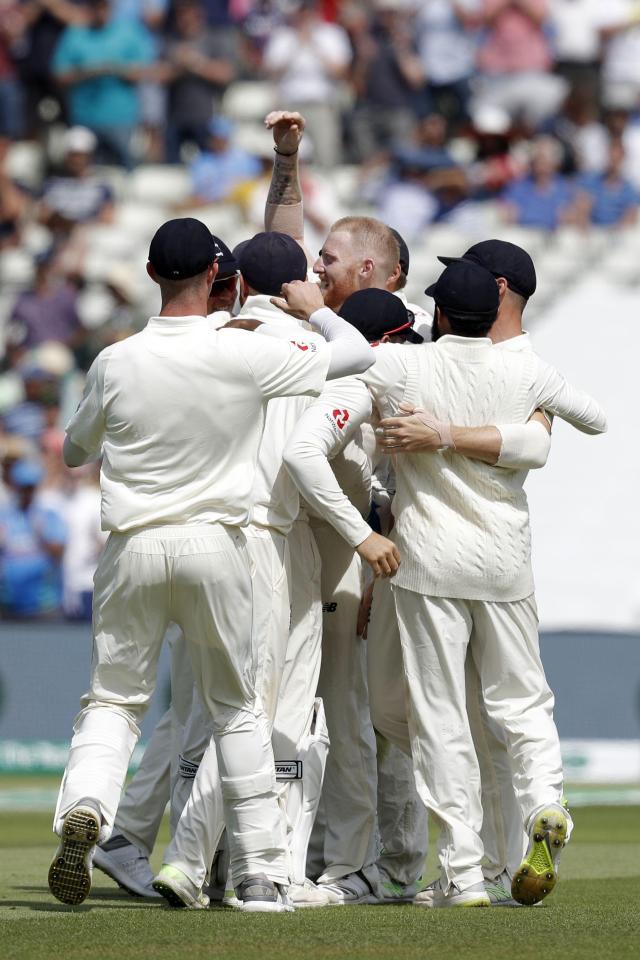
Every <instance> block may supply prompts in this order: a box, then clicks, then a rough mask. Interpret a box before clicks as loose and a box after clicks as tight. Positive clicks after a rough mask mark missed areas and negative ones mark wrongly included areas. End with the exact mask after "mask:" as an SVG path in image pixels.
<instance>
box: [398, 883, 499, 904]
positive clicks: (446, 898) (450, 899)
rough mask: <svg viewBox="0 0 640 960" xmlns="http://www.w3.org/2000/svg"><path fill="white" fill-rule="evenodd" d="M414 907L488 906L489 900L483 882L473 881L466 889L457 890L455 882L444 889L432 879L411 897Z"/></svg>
mask: <svg viewBox="0 0 640 960" xmlns="http://www.w3.org/2000/svg"><path fill="white" fill-rule="evenodd" d="M413 903H414V905H415V906H416V907H427V908H429V909H439V908H441V907H490V906H491V900H490V899H489V896H488V894H487V892H486V890H485V887H484V883H474V884H473V886H471V887H467V888H466V890H459V889H458V888H457V886H456V885H455V884H450V885H449V888H448V890H444V888H443V886H442V884H441V882H440V880H439V879H438V880H434V881H433V883H430V884H429V886H428V887H425V889H424V890H422V891H421V892H420V893H417V894H416V895H415V897H414V898H413Z"/></svg>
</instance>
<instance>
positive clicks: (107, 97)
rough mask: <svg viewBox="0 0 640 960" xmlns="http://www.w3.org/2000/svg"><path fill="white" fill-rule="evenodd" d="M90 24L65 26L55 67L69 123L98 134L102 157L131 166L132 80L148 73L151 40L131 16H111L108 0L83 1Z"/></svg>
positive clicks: (135, 118) (135, 110)
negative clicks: (65, 95)
mask: <svg viewBox="0 0 640 960" xmlns="http://www.w3.org/2000/svg"><path fill="white" fill-rule="evenodd" d="M88 3H89V23H88V24H87V25H86V26H71V27H67V29H66V30H65V31H64V33H63V35H62V38H61V40H60V43H59V45H58V47H57V49H56V53H55V58H54V72H55V75H56V77H57V80H58V82H59V83H60V84H61V86H62V87H63V88H65V89H68V90H69V112H70V115H71V120H72V123H74V124H78V125H80V126H83V127H89V129H90V130H93V132H94V133H95V134H96V137H97V138H98V151H99V156H100V159H101V160H102V161H103V162H109V161H111V162H113V161H115V162H116V163H120V164H122V165H123V166H125V167H127V168H130V167H131V166H132V165H133V156H132V153H131V137H132V134H133V132H134V130H135V128H136V124H137V123H138V122H139V120H140V106H139V102H138V91H137V83H138V82H139V81H141V80H143V79H144V78H145V77H147V76H149V75H150V73H151V71H150V70H149V64H150V63H151V61H152V59H153V44H152V39H151V36H150V34H149V33H148V31H147V30H146V29H145V28H144V27H142V26H140V25H139V24H137V23H136V22H134V21H128V20H115V19H114V18H113V17H112V16H111V10H110V6H109V0H88Z"/></svg>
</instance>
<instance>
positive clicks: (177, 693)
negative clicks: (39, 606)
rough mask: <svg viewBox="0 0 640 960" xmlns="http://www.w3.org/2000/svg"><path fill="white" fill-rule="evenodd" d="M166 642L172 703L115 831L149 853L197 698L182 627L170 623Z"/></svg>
mask: <svg viewBox="0 0 640 960" xmlns="http://www.w3.org/2000/svg"><path fill="white" fill-rule="evenodd" d="M165 642H167V643H168V644H169V650H170V652H171V706H170V707H169V709H168V710H166V711H165V713H164V714H163V715H162V717H161V718H160V720H159V721H158V723H157V724H156V727H155V729H154V731H153V734H152V735H151V738H150V740H149V742H148V744H147V748H146V750H145V752H144V755H143V757H142V760H141V761H140V766H139V767H138V769H137V770H136V772H135V774H134V776H133V777H132V779H131V781H130V782H129V784H128V786H127V789H126V790H125V792H124V793H123V794H122V797H121V799H120V805H119V807H118V813H117V814H116V820H115V823H114V826H113V832H114V833H122V834H124V836H125V837H126V838H127V840H129V841H131V843H135V844H136V846H138V847H139V848H140V849H141V850H142V852H143V853H144V854H146V856H147V857H148V856H150V855H151V851H152V850H153V847H154V844H155V842H156V837H157V835H158V830H159V829H160V824H161V822H162V817H163V816H164V811H165V809H166V806H167V801H168V800H169V798H170V796H171V794H172V792H173V791H174V788H175V783H176V781H177V780H178V763H177V759H178V754H179V753H180V749H181V746H182V741H183V737H184V725H185V722H186V720H187V719H188V717H189V713H190V710H191V702H192V700H193V697H194V687H193V671H192V670H191V661H190V660H189V654H188V651H187V647H186V643H185V640H184V636H183V634H182V630H180V628H179V627H176V625H175V624H171V626H170V627H169V630H168V631H167V635H166V637H165ZM196 696H197V694H196Z"/></svg>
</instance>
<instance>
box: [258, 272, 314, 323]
mask: <svg viewBox="0 0 640 960" xmlns="http://www.w3.org/2000/svg"><path fill="white" fill-rule="evenodd" d="M281 293H282V296H281V297H271V303H273V304H274V305H275V306H276V307H279V308H280V309H281V310H284V312H285V313H288V314H289V315H290V316H292V317H297V318H298V319H299V320H308V319H309V317H310V316H311V314H312V313H315V312H316V310H320V309H321V308H322V307H324V300H323V299H322V293H321V292H320V286H319V285H318V284H317V283H312V282H311V281H309V280H293V281H292V282H291V283H283V285H282V290H281Z"/></svg>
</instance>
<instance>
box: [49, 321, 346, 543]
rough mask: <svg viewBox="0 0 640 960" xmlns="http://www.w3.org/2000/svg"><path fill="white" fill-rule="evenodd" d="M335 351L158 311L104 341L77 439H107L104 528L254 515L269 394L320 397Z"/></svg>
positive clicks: (91, 450)
mask: <svg viewBox="0 0 640 960" xmlns="http://www.w3.org/2000/svg"><path fill="white" fill-rule="evenodd" d="M330 358H331V352H330V349H329V346H328V344H324V343H313V344H309V345H308V346H307V349H304V350H303V349H301V348H300V347H299V346H296V345H295V344H294V343H290V342H286V341H284V340H274V339H269V338H267V337H256V336H255V335H254V334H252V333H248V332H246V331H244V330H220V331H218V330H215V329H214V328H213V327H212V324H211V323H210V322H209V321H208V320H207V318H206V317H200V316H191V317H152V318H151V319H150V320H149V323H148V324H147V326H146V327H145V329H144V330H142V331H141V332H140V333H138V334H136V335H134V336H132V337H129V338H128V339H127V340H123V341H121V342H119V343H116V344H113V345H112V346H110V347H107V348H106V349H105V350H103V351H102V352H101V353H100V354H99V355H98V357H97V358H96V360H95V361H94V363H93V365H92V367H91V369H90V370H89V373H88V375H87V382H86V386H85V391H84V395H83V398H82V400H81V402H80V406H79V407H78V410H77V412H76V414H75V416H74V417H73V418H72V420H71V422H70V423H69V425H68V427H67V435H68V436H69V439H70V440H71V441H72V442H73V443H75V444H76V445H77V446H79V447H81V448H82V449H83V450H85V451H86V452H87V454H89V455H94V456H95V455H97V454H99V452H100V449H101V448H102V455H103V462H102V472H101V488H102V526H103V529H105V530H113V531H125V530H131V529H134V528H136V527H142V526H149V525H158V524H189V523H194V524H197V523H215V522H220V523H227V524H244V523H246V522H248V520H249V516H250V509H251V492H252V489H253V485H254V481H255V471H256V462H257V457H258V448H259V445H260V439H261V437H262V430H263V426H264V419H265V409H266V405H267V401H268V400H270V399H272V398H274V397H279V396H295V395H300V394H302V395H307V396H316V395H318V394H319V393H320V391H321V390H322V387H323V385H324V381H325V375H326V372H327V369H328V367H329V361H330Z"/></svg>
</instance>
